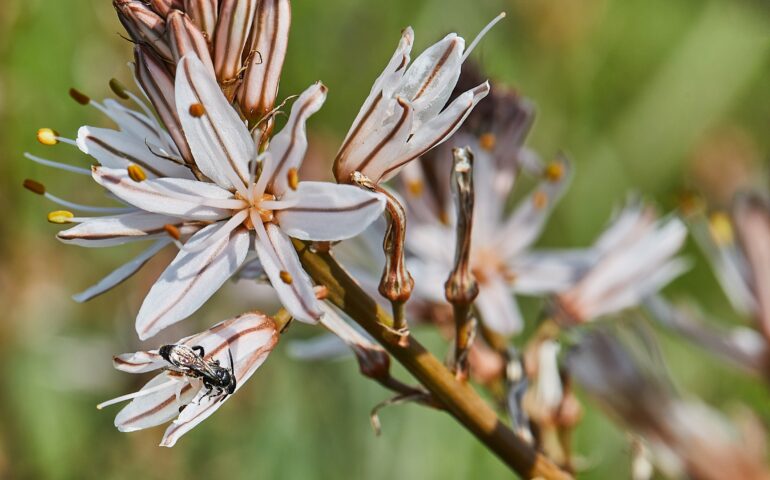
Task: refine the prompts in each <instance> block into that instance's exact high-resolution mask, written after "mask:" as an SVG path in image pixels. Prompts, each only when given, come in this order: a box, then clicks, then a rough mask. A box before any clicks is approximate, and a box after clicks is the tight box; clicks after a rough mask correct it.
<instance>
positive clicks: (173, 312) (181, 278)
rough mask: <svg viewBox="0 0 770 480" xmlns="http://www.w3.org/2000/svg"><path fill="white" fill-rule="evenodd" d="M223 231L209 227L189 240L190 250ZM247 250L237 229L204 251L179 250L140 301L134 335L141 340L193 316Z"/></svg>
mask: <svg viewBox="0 0 770 480" xmlns="http://www.w3.org/2000/svg"><path fill="white" fill-rule="evenodd" d="M222 227H223V223H221V222H220V223H217V224H214V225H210V226H208V227H206V228H204V229H203V230H201V231H200V232H198V233H196V234H195V235H193V236H192V238H190V240H189V241H188V242H187V244H186V245H189V246H190V247H192V248H194V247H195V245H196V244H198V243H199V242H205V241H207V240H208V238H209V237H210V236H212V235H215V234H216V233H217V231H218V230H219V229H220V228H222ZM248 250H249V233H248V231H246V230H245V229H242V228H237V229H236V230H235V231H233V232H232V233H231V234H230V235H229V236H227V237H224V238H222V239H219V240H217V241H215V242H213V243H212V244H211V245H209V246H208V247H207V248H205V249H203V250H201V251H197V252H190V251H186V250H180V252H179V254H178V255H177V256H176V258H175V259H174V261H173V262H171V264H170V265H169V266H168V268H166V270H165V271H164V272H163V274H162V275H161V276H160V278H159V279H158V281H157V282H155V285H153V286H152V288H151V289H150V292H149V293H148V294H147V297H146V298H145V299H144V303H143V304H142V308H141V309H140V310H139V314H138V315H137V317H136V331H137V333H138V334H139V338H140V339H142V340H145V339H147V338H150V337H152V336H153V335H155V334H156V333H158V332H159V331H161V330H162V329H164V328H166V327H168V326H169V325H171V324H174V323H176V322H178V321H180V320H182V319H184V318H187V317H188V316H190V315H192V314H193V313H195V311H196V310H198V308H200V307H201V305H203V304H204V303H205V302H206V300H208V299H209V298H210V297H211V296H212V295H213V294H214V293H215V292H216V291H217V290H219V287H221V286H222V285H223V284H224V283H225V282H226V281H227V280H228V279H229V278H230V277H231V276H232V275H233V274H234V273H235V272H236V271H237V270H238V268H239V267H240V266H241V264H242V263H243V261H244V260H245V259H246V254H247V253H248Z"/></svg>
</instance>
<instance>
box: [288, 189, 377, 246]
mask: <svg viewBox="0 0 770 480" xmlns="http://www.w3.org/2000/svg"><path fill="white" fill-rule="evenodd" d="M284 199H285V200H287V201H289V202H291V203H292V206H291V207H289V208H286V209H282V210H278V211H276V217H277V219H278V224H279V225H280V226H281V229H283V231H284V232H286V233H287V234H288V235H289V236H291V237H295V238H299V239H301V240H316V241H331V240H344V239H346V238H350V237H354V236H356V235H358V234H359V233H361V232H362V231H364V229H366V227H368V226H369V225H370V224H371V223H372V222H373V221H375V220H376V219H377V217H379V216H380V214H381V213H382V211H383V210H384V209H385V198H384V197H383V196H382V195H379V194H376V193H372V192H368V191H365V190H362V189H360V188H358V187H354V186H352V185H338V184H336V183H328V182H301V183H300V184H299V186H298V188H297V190H296V191H290V192H289V193H288V194H286V196H285V197H284ZM295 202H296V203H295Z"/></svg>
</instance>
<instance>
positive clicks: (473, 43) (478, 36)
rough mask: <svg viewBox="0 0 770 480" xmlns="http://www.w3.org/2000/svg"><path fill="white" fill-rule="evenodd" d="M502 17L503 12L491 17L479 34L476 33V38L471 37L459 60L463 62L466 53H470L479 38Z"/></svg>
mask: <svg viewBox="0 0 770 480" xmlns="http://www.w3.org/2000/svg"><path fill="white" fill-rule="evenodd" d="M504 18H505V12H501V13H500V15H498V16H496V17H495V18H493V19H492V21H491V22H489V23H488V24H487V26H486V27H484V28H483V29H481V31H480V32H479V34H478V35H476V38H474V39H473V41H472V42H471V44H470V45H469V46H468V48H466V49H465V53H463V58H462V60H461V61H462V62H464V61H465V59H466V58H468V55H470V54H471V52H472V51H473V49H474V48H476V45H478V43H479V42H480V41H481V39H482V38H483V37H484V35H486V34H487V32H489V31H490V30H491V29H492V27H494V26H495V24H497V22H499V21H500V20H502V19H504Z"/></svg>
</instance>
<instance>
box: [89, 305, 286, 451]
mask: <svg viewBox="0 0 770 480" xmlns="http://www.w3.org/2000/svg"><path fill="white" fill-rule="evenodd" d="M277 342H278V331H277V330H276V326H275V323H273V321H272V320H271V319H270V318H269V317H267V316H265V315H263V314H260V313H247V314H244V315H241V316H239V317H236V318H233V319H230V320H226V321H224V322H220V323H218V324H216V325H214V326H213V327H211V328H210V329H208V330H206V331H205V332H203V333H199V334H197V335H193V336H190V337H186V338H183V339H181V340H179V341H178V342H176V343H177V344H184V345H187V346H189V347H197V346H200V347H202V348H203V351H204V358H205V360H207V361H211V360H217V361H219V364H220V365H222V366H223V367H225V368H230V355H232V359H233V372H234V373H235V379H236V387H235V391H236V392H237V391H238V390H239V389H240V388H241V387H242V386H243V384H244V383H245V382H246V381H247V380H248V379H249V378H250V377H251V375H252V374H253V373H254V372H255V371H256V370H257V368H259V367H260V366H261V365H262V363H263V362H264V361H265V359H266V358H267V355H268V354H269V353H270V352H271V351H272V350H273V348H274V347H275V345H276V343H277ZM113 364H114V366H115V368H117V369H118V370H123V371H124V372H129V373H145V372H151V371H156V370H161V373H159V374H158V375H156V376H155V377H154V378H153V379H152V380H150V381H149V382H147V383H146V384H145V385H144V387H142V388H141V390H139V391H138V392H136V393H133V394H129V395H124V396H121V397H118V398H115V399H113V400H109V401H107V402H104V403H102V404H100V405H99V406H98V408H100V409H101V408H103V407H105V406H107V405H112V404H114V403H118V402H121V401H124V400H131V403H129V404H128V405H126V406H125V407H124V408H123V409H122V410H121V411H120V412H119V413H118V415H117V416H116V417H115V426H116V427H117V428H118V429H119V430H120V431H122V432H132V431H135V430H141V429H144V428H149V427H154V426H156V425H160V424H163V423H166V422H169V421H171V420H172V419H173V420H174V421H173V423H172V424H171V425H170V426H169V427H168V428H167V429H166V432H165V433H164V435H163V440H162V441H161V443H160V445H161V446H164V447H172V446H173V445H174V444H175V443H176V441H177V440H179V438H180V437H181V436H182V435H184V434H185V433H187V432H189V431H190V430H191V429H192V428H193V427H195V426H196V425H198V424H199V423H200V422H202V421H203V420H205V419H206V418H208V417H209V416H210V415H211V414H212V413H214V412H215V411H217V409H218V408H219V407H221V406H222V405H223V403H224V402H225V401H226V400H227V399H228V398H229V395H227V396H225V397H223V398H217V397H213V398H212V397H210V396H207V390H208V389H207V388H206V387H205V386H204V385H203V382H202V381H201V380H200V379H199V378H194V377H190V376H187V375H184V374H182V373H180V372H178V371H176V370H174V369H173V368H172V367H171V366H170V365H169V364H168V362H166V360H164V359H163V357H161V356H160V355H159V354H158V351H157V350H150V351H140V352H135V353H126V354H123V355H118V356H116V357H115V358H114V361H113Z"/></svg>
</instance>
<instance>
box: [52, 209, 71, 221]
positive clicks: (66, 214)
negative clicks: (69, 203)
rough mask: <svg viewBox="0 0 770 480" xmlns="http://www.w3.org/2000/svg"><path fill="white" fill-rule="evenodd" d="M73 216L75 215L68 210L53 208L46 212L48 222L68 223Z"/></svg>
mask: <svg viewBox="0 0 770 480" xmlns="http://www.w3.org/2000/svg"><path fill="white" fill-rule="evenodd" d="M73 218H75V215H74V214H73V213H72V212H70V211H68V210H55V211H53V212H51V213H49V214H48V221H49V222H50V223H57V224H65V223H70V221H71V220H72V219H73Z"/></svg>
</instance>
